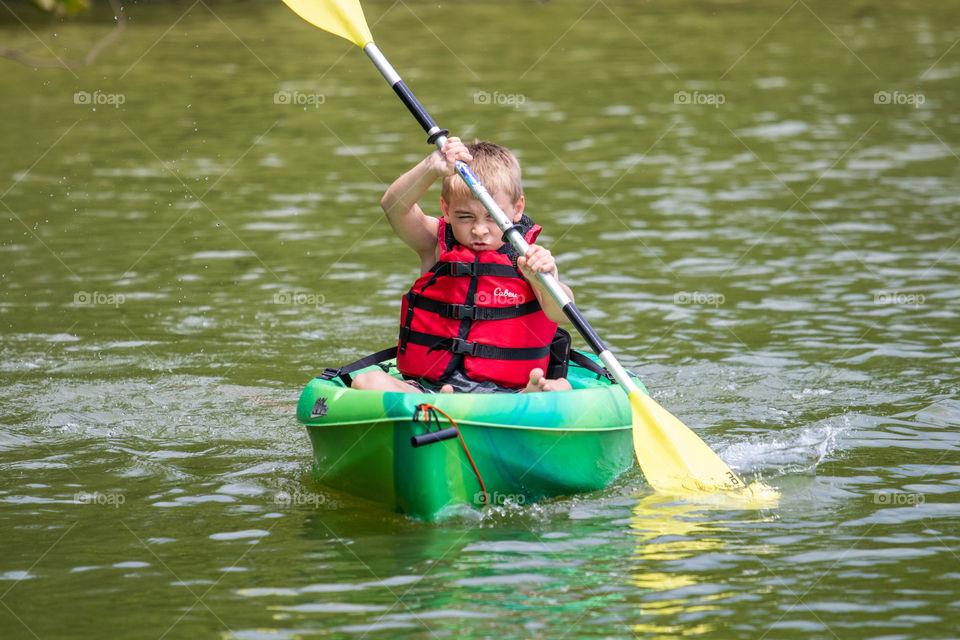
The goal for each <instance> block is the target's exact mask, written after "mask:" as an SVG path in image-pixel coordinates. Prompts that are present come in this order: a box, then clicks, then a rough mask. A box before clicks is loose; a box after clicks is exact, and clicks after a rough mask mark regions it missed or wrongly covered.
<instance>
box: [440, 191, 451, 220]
mask: <svg viewBox="0 0 960 640" xmlns="http://www.w3.org/2000/svg"><path fill="white" fill-rule="evenodd" d="M440 212H441V213H442V214H443V219H444V220H445V221H447V222H450V213H449V211H448V207H447V201H446V200H444V199H443V198H442V197H441V198H440Z"/></svg>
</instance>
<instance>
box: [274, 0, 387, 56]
mask: <svg viewBox="0 0 960 640" xmlns="http://www.w3.org/2000/svg"><path fill="white" fill-rule="evenodd" d="M283 1H284V3H286V5H287V6H288V7H290V8H291V9H293V10H294V11H296V12H297V15H299V16H300V17H301V18H303V19H304V20H306V21H307V22H309V23H310V24H312V25H314V26H317V27H320V28H321V29H323V30H324V31H329V32H330V33H332V34H333V35H335V36H340V37H341V38H345V39H347V40H349V41H350V42H352V43H353V44H355V45H357V46H358V47H360V48H361V49H362V48H363V47H365V46H366V45H367V44H369V43H371V42H373V36H372V35H370V28H369V27H368V26H367V21H366V19H365V18H364V17H363V9H361V8H360V0H283Z"/></svg>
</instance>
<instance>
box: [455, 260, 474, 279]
mask: <svg viewBox="0 0 960 640" xmlns="http://www.w3.org/2000/svg"><path fill="white" fill-rule="evenodd" d="M450 264H451V267H450V275H452V276H472V275H473V263H472V262H451V263H450Z"/></svg>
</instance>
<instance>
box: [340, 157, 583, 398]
mask: <svg viewBox="0 0 960 640" xmlns="http://www.w3.org/2000/svg"><path fill="white" fill-rule="evenodd" d="M457 160H462V161H464V162H467V163H469V164H470V166H471V169H473V171H474V173H476V174H477V177H478V178H479V179H480V181H481V182H482V183H483V184H484V186H486V187H487V189H488V191H489V192H490V194H491V196H493V199H494V200H495V201H496V202H497V204H498V205H500V208H501V209H503V212H504V213H505V214H506V215H507V217H508V218H510V219H511V220H512V221H513V223H514V225H516V226H517V227H519V228H520V229H521V232H522V233H524V235H525V238H526V240H527V242H528V243H530V245H531V246H530V250H529V251H527V254H526V255H524V256H519V255H517V252H516V250H515V249H514V248H513V247H512V246H511V245H510V244H509V243H504V241H503V237H502V233H501V231H500V229H499V227H497V224H496V222H495V221H494V220H493V218H492V217H491V216H490V214H489V213H488V212H487V211H486V209H485V208H484V207H483V204H481V202H480V201H479V200H477V199H476V198H474V197H473V194H472V193H471V192H470V190H469V188H468V187H467V185H466V183H464V182H463V180H462V179H461V178H460V177H459V176H458V175H457V173H456V161H457ZM438 178H442V179H443V187H442V191H441V196H440V210H441V211H442V213H443V216H442V218H431V217H428V216H426V215H424V213H423V211H422V210H421V209H420V206H419V205H418V204H417V201H418V200H420V198H422V197H423V196H424V194H426V192H427V189H428V188H429V187H430V185H432V184H433V183H434V182H435V181H436V180H437V179H438ZM380 204H381V206H382V207H383V210H384V211H385V212H386V214H387V220H388V221H389V222H390V225H391V226H392V227H393V230H394V231H395V232H396V233H397V235H398V236H400V239H402V240H403V241H404V242H405V243H406V244H407V245H409V246H410V247H411V248H412V249H413V250H414V251H416V252H417V255H418V256H419V258H420V272H421V276H420V278H419V279H417V281H416V283H414V285H413V287H412V288H411V289H410V291H409V292H408V293H407V294H406V296H404V301H403V307H402V310H401V326H400V344H399V346H398V350H397V366H398V368H399V369H400V372H401V373H402V374H404V376H405V377H406V378H407V381H406V382H404V381H401V380H398V379H396V378H394V377H393V376H390V375H388V374H387V373H385V372H383V371H376V370H374V371H368V372H365V373H361V374H359V375H357V376H356V377H355V378H354V379H353V383H352V387H353V388H355V389H376V390H380V391H400V392H422V391H425V390H428V391H435V390H439V391H440V392H441V393H451V392H453V391H479V392H495V391H517V390H522V391H526V392H532V391H560V390H564V389H570V388H571V387H570V383H569V382H567V380H566V379H564V378H559V379H556V380H549V379H547V378H546V377H545V376H544V369H545V368H546V366H547V362H548V360H549V346H550V342H551V341H552V339H553V336H554V333H555V332H556V327H557V323H558V322H563V321H566V318H565V316H564V313H563V310H562V309H560V307H559V306H557V304H556V302H555V301H554V300H553V298H552V297H551V296H550V294H549V292H548V291H547V290H546V288H545V287H544V286H543V285H542V284H541V283H540V281H539V279H537V277H536V274H537V273H551V274H553V277H554V278H558V274H557V266H556V263H555V262H554V259H553V256H552V255H551V254H550V252H549V251H548V250H546V249H544V248H543V247H540V246H537V245H535V244H533V242H534V240H535V239H536V236H537V234H538V233H539V232H540V227H539V226H537V225H534V224H533V221H531V220H530V219H529V218H527V217H526V216H524V215H523V210H524V198H523V187H522V185H521V182H520V166H519V164H518V163H517V160H516V158H515V157H514V156H513V154H512V153H510V151H509V150H507V149H505V148H504V147H501V146H499V145H496V144H493V143H491V142H479V141H477V142H474V143H472V144H471V145H469V146H467V145H464V144H463V142H461V140H460V139H459V138H450V139H448V140H447V144H446V145H444V148H443V150H442V151H440V150H438V151H434V152H433V153H431V154H430V155H429V156H427V157H426V158H425V159H424V160H422V161H421V162H420V163H419V164H417V165H416V166H415V167H413V168H412V169H410V170H409V171H407V172H406V173H405V174H403V175H402V176H400V177H399V178H397V180H396V181H395V182H394V183H393V184H391V185H390V187H389V188H388V189H387V192H386V193H385V194H384V196H383V199H382V200H381V202H380ZM561 286H562V287H563V288H564V290H565V291H566V292H567V294H568V295H570V296H571V298H572V297H573V296H572V293H571V292H570V289H569V288H567V287H566V285H563V284H561Z"/></svg>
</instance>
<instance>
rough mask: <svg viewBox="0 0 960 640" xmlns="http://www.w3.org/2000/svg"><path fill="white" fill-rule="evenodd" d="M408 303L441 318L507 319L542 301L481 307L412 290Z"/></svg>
mask: <svg viewBox="0 0 960 640" xmlns="http://www.w3.org/2000/svg"><path fill="white" fill-rule="evenodd" d="M407 303H408V304H409V305H410V306H411V307H416V308H418V309H423V310H424V311H430V312H433V313H435V314H437V315H438V316H440V317H441V318H452V319H454V320H463V319H465V318H470V319H471V320H506V319H508V318H519V317H520V316H525V315H528V314H531V313H535V312H537V311H539V310H540V303H539V302H537V301H536V299H534V300H529V301H527V302H524V303H523V304H514V305H511V306H509V307H479V306H477V305H471V304H453V303H451V302H440V301H439V300H434V299H433V298H427V297H426V296H422V295H419V294H416V293H414V292H413V291H410V292H408V293H407Z"/></svg>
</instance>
